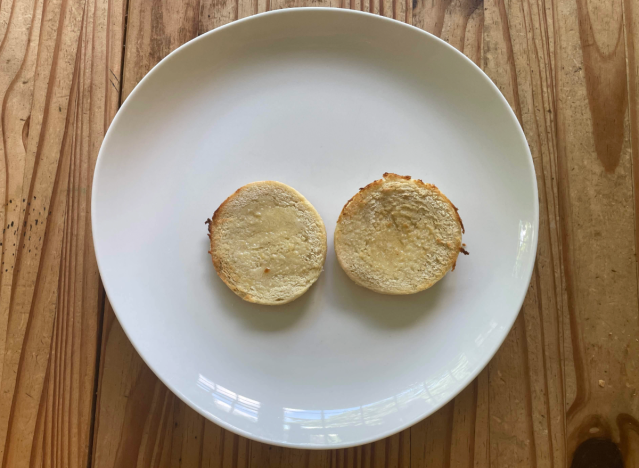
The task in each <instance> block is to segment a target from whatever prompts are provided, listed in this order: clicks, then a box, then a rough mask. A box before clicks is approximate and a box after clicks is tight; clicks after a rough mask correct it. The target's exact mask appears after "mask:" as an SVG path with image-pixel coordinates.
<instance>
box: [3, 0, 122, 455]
mask: <svg viewBox="0 0 639 468" xmlns="http://www.w3.org/2000/svg"><path fill="white" fill-rule="evenodd" d="M5 8H8V9H10V13H9V21H8V25H7V28H6V30H5V31H4V36H3V39H2V45H1V46H0V60H2V63H3V64H4V63H7V64H9V65H10V66H7V68H4V67H3V68H2V71H1V72H0V77H1V80H2V85H1V86H2V88H0V93H1V95H2V102H3V107H2V119H1V122H2V137H3V140H2V142H3V144H2V153H0V154H1V156H2V163H0V167H2V169H1V170H2V176H1V177H0V181H1V182H0V192H1V195H2V197H1V198H0V199H2V200H3V205H2V211H1V212H0V213H1V214H0V219H2V223H3V235H2V268H3V269H2V275H1V276H0V285H1V286H0V288H1V289H0V297H1V300H0V350H1V351H3V352H2V354H0V356H1V357H2V358H1V359H0V388H1V391H0V454H1V455H2V457H1V460H2V465H1V466H2V467H18V466H61V467H77V466H86V465H87V462H88V460H89V459H90V452H91V440H92V430H93V406H94V405H93V403H94V389H95V376H96V374H97V369H96V366H97V359H96V354H97V351H98V347H99V342H100V340H99V332H100V329H101V327H100V325H101V320H102V309H103V305H102V303H103V294H102V293H101V291H100V282H99V276H98V271H97V265H96V262H95V255H94V253H93V246H92V238H91V231H90V224H89V223H90V221H89V200H90V194H91V179H92V174H93V167H94V164H95V159H96V157H97V152H98V149H99V147H100V144H101V142H102V138H103V136H104V132H105V131H106V128H107V126H108V124H109V122H110V121H111V118H112V117H113V116H114V115H115V112H116V110H117V108H118V103H119V90H118V89H114V86H113V85H112V84H111V83H110V81H109V79H110V80H115V81H116V83H117V80H118V79H119V76H120V66H121V58H120V56H121V50H122V34H121V30H122V29H123V18H124V16H123V15H124V6H123V4H122V3H121V2H116V1H111V2H108V1H104V2H101V1H99V0H87V1H85V0H51V1H48V0H45V1H41V0H40V1H37V0H36V1H23V0H14V1H13V3H11V2H8V1H3V3H2V5H1V6H0V9H2V11H3V12H4V11H6V10H5ZM110 74H113V75H115V77H109V75H110Z"/></svg>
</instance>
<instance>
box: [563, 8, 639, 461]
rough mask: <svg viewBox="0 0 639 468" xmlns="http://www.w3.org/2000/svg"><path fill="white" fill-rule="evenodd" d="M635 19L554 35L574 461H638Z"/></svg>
mask: <svg viewBox="0 0 639 468" xmlns="http://www.w3.org/2000/svg"><path fill="white" fill-rule="evenodd" d="M624 6H625V8H624ZM632 10H633V5H630V4H629V3H626V4H624V3H623V2H612V1H610V2H601V3H598V2H589V3H586V2H583V1H579V2H576V3H575V4H568V5H562V8H561V9H559V8H557V14H561V15H562V16H565V17H566V19H565V21H563V22H562V23H561V24H560V27H559V28H558V31H557V35H558V38H559V40H558V43H559V47H558V51H557V56H556V60H557V77H556V79H557V86H558V88H559V89H565V90H567V92H566V98H565V99H562V100H561V101H559V105H558V106H557V122H558V124H557V127H558V175H559V182H560V183H559V187H558V188H559V201H560V208H561V209H562V211H561V222H562V235H563V239H562V243H563V262H564V269H565V277H566V290H567V311H566V312H567V313H566V315H567V320H566V322H567V324H568V326H569V327H570V335H569V337H570V341H569V342H567V344H568V343H569V345H570V348H571V355H572V360H571V363H572V366H574V371H573V372H571V374H570V376H571V389H573V390H572V392H571V394H570V398H569V399H567V405H568V409H567V412H566V423H567V432H568V451H569V461H570V460H571V459H572V454H573V453H574V452H575V450H577V448H578V447H580V446H582V449H584V450H590V449H591V448H592V447H593V445H592V444H591V443H589V442H586V440H587V439H590V438H592V437H599V438H604V439H607V440H608V441H612V442H613V443H616V444H619V447H621V448H622V449H623V452H624V453H623V456H624V457H625V459H626V463H629V462H630V460H631V459H632V457H636V448H637V438H636V434H637V431H639V424H637V416H638V399H637V396H636V392H635V389H636V388H637V386H638V385H639V373H638V370H639V369H638V365H639V363H638V362H637V356H638V355H639V341H638V337H639V321H638V320H637V310H639V302H638V297H637V279H638V278H637V258H636V256H637V251H636V248H637V247H636V246H637V238H636V236H637V231H636V222H637V212H636V205H635V203H634V201H635V200H636V198H635V197H636V189H637V182H638V180H639V179H638V178H637V177H636V175H637V165H636V150H637V147H636V146H635V147H634V148H632V141H633V135H635V137H634V138H636V131H637V127H636V125H637V123H636V118H635V117H632V115H633V114H635V113H636V101H635V102H634V103H633V102H630V103H629V96H632V95H634V94H635V93H636V86H637V82H636V62H635V58H636V57H635V55H634V54H635V53H636V52H634V51H633V48H634V41H636V39H635V38H634V37H633V36H634V25H635V21H636V12H633V11H632ZM624 14H625V15H628V16H627V17H625V18H624ZM578 49H581V53H580V54H577V53H575V52H574V51H575V50H578ZM629 65H630V67H629ZM630 76H632V80H631V79H629V77H630ZM629 89H630V90H632V91H630V92H629ZM635 99H636V98H635ZM631 126H632V129H631ZM633 150H634V152H635V157H634V161H633ZM633 162H634V167H633ZM633 191H634V195H633ZM567 335H568V334H567ZM633 434H634V436H633ZM582 444H584V445H582ZM633 447H634V448H635V450H631V448H633ZM600 448H601V450H602V451H604V452H606V453H608V454H609V455H610V456H612V454H613V453H615V451H618V450H619V449H618V448H617V446H615V445H613V444H612V443H610V442H609V443H608V444H607V445H602V446H601V447H600ZM635 460H636V458H635ZM626 466H630V465H628V464H627V465H626Z"/></svg>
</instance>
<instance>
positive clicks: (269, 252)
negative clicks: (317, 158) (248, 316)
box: [207, 181, 326, 305]
mask: <svg viewBox="0 0 639 468" xmlns="http://www.w3.org/2000/svg"><path fill="white" fill-rule="evenodd" d="M207 222H208V224H209V236H210V238H211V251H210V253H211V257H212V259H213V264H214V266H215V270H216V271H217V274H218V275H219V276H220V278H221V279H222V281H224V282H225V283H226V285H227V286H228V287H229V288H231V290H232V291H233V292H235V294H237V295H238V296H240V297H241V298H242V299H244V300H246V301H249V302H255V303H258V304H267V305H279V304H286V303H287V302H291V301H292V300H294V299H296V298H298V297H300V296H301V295H302V294H304V293H305V292H306V291H307V290H308V288H310V287H311V285H312V284H313V283H314V282H315V281H316V280H317V278H318V277H319V275H320V273H321V272H322V268H323V265H324V261H325V259H326V228H325V227H324V223H323V222H322V218H321V217H320V215H319V214H318V213H317V211H316V210H315V208H314V207H313V205H311V204H310V203H309V201H308V200H306V198H304V197H303V196H302V195H301V194H300V193H299V192H297V191H296V190H295V189H293V188H291V187H289V186H288V185H286V184H283V183H281V182H274V181H264V182H253V183H251V184H248V185H245V186H243V187H241V188H240V189H239V190H237V191H236V192H235V193H234V194H233V195H231V196H230V197H229V198H227V199H226V200H225V201H224V203H222V204H221V205H220V207H219V208H218V209H217V210H216V211H215V214H214V215H213V218H212V219H211V220H207Z"/></svg>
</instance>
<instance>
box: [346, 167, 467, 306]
mask: <svg viewBox="0 0 639 468" xmlns="http://www.w3.org/2000/svg"><path fill="white" fill-rule="evenodd" d="M463 232H464V227H463V224H462V221H461V218H460V217H459V214H458V213H457V208H456V207H455V205H453V204H452V203H451V202H450V200H448V198H446V196H444V194H443V193H442V192H440V191H439V189H438V188H437V187H435V186H434V185H431V184H425V183H424V182H422V181H421V180H418V179H412V178H411V177H410V176H400V175H397V174H390V173H386V174H384V177H383V178H382V179H380V180H376V181H375V182H372V183H371V184H369V185H367V186H366V187H364V188H362V189H360V191H359V192H358V193H357V194H356V195H355V196H354V197H353V198H351V199H350V200H349V201H348V202H347V203H346V205H345V206H344V208H343V209H342V212H341V214H340V216H339V219H338V221H337V227H336V228H335V253H336V254H337V259H338V261H339V264H340V265H341V267H342V268H343V269H344V271H345V272H346V274H347V275H348V276H349V277H350V278H351V279H352V280H353V281H354V282H355V283H357V284H359V285H360V286H364V287H366V288H368V289H372V290H373V291H376V292H379V293H382V294H413V293H416V292H419V291H422V290H424V289H427V288H430V287H431V286H432V285H433V284H435V283H436V282H437V281H439V280H440V279H442V278H443V277H444V275H445V274H446V273H448V272H449V271H450V270H451V269H454V268H455V263H456V261H457V256H458V255H459V253H460V252H464V253H466V251H465V250H464V249H463V247H462V233H463Z"/></svg>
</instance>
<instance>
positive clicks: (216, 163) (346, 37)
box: [92, 9, 538, 448]
mask: <svg viewBox="0 0 639 468" xmlns="http://www.w3.org/2000/svg"><path fill="white" fill-rule="evenodd" d="M387 171H388V172H395V173H398V174H403V175H404V174H408V175H411V176H413V177H415V178H420V179H423V180H424V181H426V182H430V183H434V184H435V185H437V186H438V187H439V188H440V189H441V190H442V191H443V192H444V193H445V194H446V195H447V196H448V197H449V198H450V199H451V200H452V201H453V203H455V204H456V205H457V206H458V207H459V212H460V214H461V217H462V219H463V221H464V224H465V226H466V235H465V236H464V242H465V243H466V244H467V245H468V247H467V249H468V250H469V251H470V256H460V258H459V261H458V263H457V269H456V270H455V271H454V272H453V273H451V274H448V275H447V276H446V277H445V278H444V279H443V280H442V281H440V282H439V283H438V284H437V285H436V286H434V287H433V288H431V289H430V290H427V291H425V292H422V293H419V294H415V295H411V296H383V295H379V294H376V293H373V292H371V291H368V290H366V289H363V288H361V287H359V286H356V285H355V284H354V283H353V282H352V281H351V280H350V279H348V277H347V276H346V275H345V274H344V273H343V272H342V270H341V269H340V267H339V265H338V263H337V261H336V258H335V253H334V250H333V231H334V229H335V222H336V219H337V217H338V215H339V213H340V211H341V209H342V207H343V206H344V204H345V203H346V201H347V200H348V199H349V198H350V197H352V196H353V195H354V194H355V193H356V192H357V190H358V189H359V188H360V187H363V186H364V185H366V184H367V183H369V182H371V181H373V180H375V179H379V178H381V176H382V174H383V173H384V172H387ZM257 180H278V181H281V182H284V183H286V184H289V185H291V186H292V187H294V188H296V189H297V190H299V191H300V192H301V193H302V194H304V196H306V197H307V198H308V200H309V201H310V202H311V203H313V205H315V207H316V208H317V210H318V211H319V213H320V214H321V216H322V218H323V219H324V223H325V224H326V229H327V234H328V256H327V260H326V265H325V271H324V272H323V273H322V275H321V277H320V279H319V280H318V282H317V283H316V284H315V285H314V286H313V287H312V288H311V289H310V290H309V291H308V293H306V294H305V295H304V296H302V297H301V298H300V299H298V300H296V301H294V302H293V303H291V304H288V305H285V306H279V307H268V306H259V305H255V304H249V303H247V302H243V301H242V300H241V299H239V298H238V297H237V296H235V294H233V293H232V292H231V291H230V290H229V289H228V288H227V287H226V286H225V285H224V284H223V283H222V281H221V280H220V279H219V278H218V277H217V275H216V273H215V270H214V268H213V264H212V262H211V258H210V256H209V255H208V253H207V250H208V248H209V240H208V238H207V227H206V226H205V224H204V221H205V220H206V219H207V218H208V217H210V216H211V215H212V214H213V211H214V210H215V209H216V208H217V207H218V206H219V205H220V203H221V202H222V201H224V199H225V198H226V197H227V196H229V195H230V194H231V193H233V192H234V191H235V190H236V189H237V188H239V187H241V186H242V185H244V184H246V183H249V182H253V181H257ZM92 203H93V234H94V239H95V249H96V254H97V258H98V263H99V267H100V272H101V274H102V280H103V281H104V286H105V288H106V291H107V294H108V296H109V299H110V301H111V304H112V305H113V308H114V309H115V311H116V313H117V316H118V319H119V320H120V323H121V324H122V326H123V328H124V330H125V331H126V333H127V335H128V337H129V338H130V339H131V341H132V343H133V344H134V346H135V348H136V349H137V350H138V352H139V353H140V354H141V356H142V357H143V358H144V360H145V361H146V362H147V364H148V365H149V366H150V367H151V369H153V371H154V372H155V373H156V374H157V375H158V377H159V378H160V379H161V380H162V381H163V382H164V383H165V384H166V385H167V386H168V387H169V388H170V389H171V390H172V391H173V392H175V393H176V394H177V395H178V396H179V397H180V398H182V399H183V400H184V401H185V402H186V403H187V404H188V405H189V406H191V407H192V408H194V409H195V410H197V411H198V412H199V413H201V414H202V415H204V416H206V417H207V418H209V419H211V420H212V421H214V422H216V423H218V424H220V425H221V426H223V427H225V428H227V429H230V430H232V431H234V432H236V433H239V434H241V435H244V436H246V437H250V438H252V439H255V440H259V441H262V442H267V443H271V444H277V445H284V446H290V447H303V448H337V447H348V446H353V445H357V444H362V443H366V442H371V441H374V440H376V439H380V438H382V437H385V436H388V435H391V434H393V433H395V432H397V431H399V430H401V429H404V428H406V427H408V426H410V425H412V424H414V423H416V422H417V421H419V420H421V419H423V418H425V417H426V416H428V415H430V414H431V413H433V412H434V411H435V410H437V409H438V408H440V407H441V406H442V405H444V404H445V403H446V402H448V401H449V400H450V399H451V398H453V397H454V396H455V395H456V394H457V393H459V392H460V391H461V390H462V389H463V388H464V387H465V386H466V385H467V384H468V383H470V382H471V380H472V379H473V378H474V377H475V376H476V375H477V374H478V373H479V371H480V370H481V369H482V368H483V367H484V366H485V365H486V364H487V363H488V361H489V360H490V358H491V357H492V356H493V354H494V353H495V351H496V350H497V348H498V347H499V346H500V344H501V343H502V341H503V340H504V338H505V337H506V334H507V333H508V331H509V330H510V328H511V326H512V324H513V322H514V320H515V318H516V316H517V314H518V312H519V309H520V307H521V304H522V301H523V298H524V295H525V293H526V290H527V287H528V283H529V280H530V276H531V272H532V268H533V263H534V258H535V250H536V245H537V226H538V203H537V187H536V181H535V174H534V169H533V164H532V159H531V156H530V153H529V150H528V147H527V144H526V140H525V137H524V135H523V133H522V130H521V128H520V127H519V124H518V123H517V120H516V118H515V116H514V114H513V113H512V111H511V109H510V107H509V106H508V104H507V103H506V101H505V99H504V98H503V97H502V95H501V94H500V93H499V91H498V90H497V88H496V87H495V86H494V85H493V84H492V82H491V81H490V80H489V79H488V78H487V77H486V76H485V75H484V74H483V73H482V72H481V71H480V69H479V68H477V67H476V66H475V65H474V64H473V63H471V62H470V61H469V60H468V59H466V58H465V57H464V56H463V55H462V54H461V53H459V52H457V51H456V50H455V49H454V48H452V47H450V46H449V45H447V44H446V43H444V42H442V41H441V40H439V39H437V38H435V37H433V36H431V35H429V34H427V33H424V32H423V31H420V30H418V29H416V28H413V27H410V26H406V25H403V24H401V23H398V22H396V21H393V20H389V19H386V18H380V17H377V16H373V15H369V14H364V13H359V12H352V11H345V10H329V9H298V10H283V11H277V12H273V13H268V14H264V15H259V16H255V17H252V18H249V19H246V20H242V21H238V22H235V23H233V24H231V25H229V26H226V27H223V28H220V29H217V30H215V31H213V32H211V33H208V34H205V35H203V36H202V37H199V38H198V39H196V40H194V41H191V42H190V43H188V44H186V45H185V46H183V47H181V48H179V49H178V50H177V51H175V52H173V53H172V54H170V55H169V56H168V57H167V58H165V59H164V60H163V61H162V62H161V63H160V64H159V65H158V66H156V67H155V68H154V69H153V70H152V71H151V73H149V74H148V75H147V76H146V77H145V78H144V79H143V80H142V82H141V83H140V84H139V85H138V87H137V88H135V90H134V91H133V93H132V94H131V96H130V97H129V98H128V99H127V100H126V102H125V103H124V105H123V106H122V109H121V110H120V112H119V113H118V114H117V116H116V118H115V120H114V122H113V124H112V125H111V127H110V128H109V131H108V133H107V136H106V138H105V140H104V144H103V145H102V149H101V151H100V156H99V159H98V163H97V167H96V171H95V179H94V183H93V199H92Z"/></svg>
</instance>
